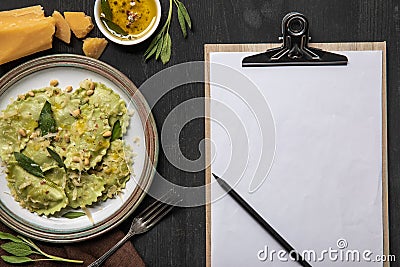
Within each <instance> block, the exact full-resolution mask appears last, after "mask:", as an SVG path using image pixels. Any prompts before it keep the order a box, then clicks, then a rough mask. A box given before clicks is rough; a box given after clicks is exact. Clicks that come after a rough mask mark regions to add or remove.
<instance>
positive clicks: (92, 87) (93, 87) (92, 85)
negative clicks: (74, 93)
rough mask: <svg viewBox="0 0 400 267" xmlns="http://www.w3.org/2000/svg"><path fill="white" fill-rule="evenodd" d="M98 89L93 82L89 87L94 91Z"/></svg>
mask: <svg viewBox="0 0 400 267" xmlns="http://www.w3.org/2000/svg"><path fill="white" fill-rule="evenodd" d="M95 88H96V85H95V84H94V82H92V83H91V84H90V86H89V89H90V90H94V89H95Z"/></svg>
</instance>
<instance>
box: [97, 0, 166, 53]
mask: <svg viewBox="0 0 400 267" xmlns="http://www.w3.org/2000/svg"><path fill="white" fill-rule="evenodd" d="M160 17H161V5H160V2H159V0H97V1H96V4H95V19H96V23H97V24H98V26H99V28H100V30H101V31H102V32H103V34H104V35H105V36H106V37H107V38H108V39H110V40H111V41H114V42H117V43H120V44H127V45H129V44H136V43H139V42H141V41H143V40H145V39H147V38H148V37H150V35H151V34H152V33H153V32H154V31H155V30H156V28H157V26H158V24H159V22H160Z"/></svg>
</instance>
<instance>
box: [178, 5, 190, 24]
mask: <svg viewBox="0 0 400 267" xmlns="http://www.w3.org/2000/svg"><path fill="white" fill-rule="evenodd" d="M178 5H179V9H180V10H181V12H182V14H183V17H184V18H185V20H186V23H187V25H188V26H189V29H192V20H191V19H190V16H189V12H188V11H187V9H186V7H185V6H184V5H183V3H182V2H178Z"/></svg>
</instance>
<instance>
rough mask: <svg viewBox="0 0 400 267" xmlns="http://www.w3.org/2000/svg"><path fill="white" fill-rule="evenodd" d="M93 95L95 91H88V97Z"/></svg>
mask: <svg viewBox="0 0 400 267" xmlns="http://www.w3.org/2000/svg"><path fill="white" fill-rule="evenodd" d="M93 93H94V91H93V90H92V89H90V90H87V91H86V94H87V95H88V96H91V95H93Z"/></svg>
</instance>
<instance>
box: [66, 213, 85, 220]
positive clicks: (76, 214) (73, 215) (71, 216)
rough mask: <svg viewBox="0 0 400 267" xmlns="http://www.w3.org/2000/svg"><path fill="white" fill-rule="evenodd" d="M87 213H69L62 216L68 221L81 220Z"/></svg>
mask: <svg viewBox="0 0 400 267" xmlns="http://www.w3.org/2000/svg"><path fill="white" fill-rule="evenodd" d="M85 215H86V213H84V212H80V211H69V212H67V213H64V214H63V215H62V217H64V218H67V219H75V218H79V217H82V216H85Z"/></svg>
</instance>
